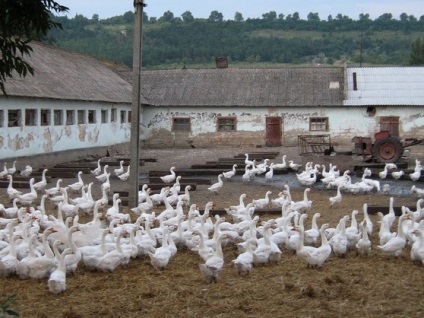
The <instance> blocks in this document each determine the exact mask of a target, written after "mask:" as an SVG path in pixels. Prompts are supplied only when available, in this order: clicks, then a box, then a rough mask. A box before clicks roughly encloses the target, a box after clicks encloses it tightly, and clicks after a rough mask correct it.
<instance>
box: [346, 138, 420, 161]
mask: <svg viewBox="0 0 424 318" xmlns="http://www.w3.org/2000/svg"><path fill="white" fill-rule="evenodd" d="M374 138H375V142H374V143H372V141H371V138H370V137H354V138H353V139H352V142H353V143H354V144H355V153H356V154H357V155H362V156H363V157H364V158H366V157H367V156H371V159H374V160H375V161H377V162H381V163H389V162H397V161H398V160H399V159H400V158H401V157H402V155H403V152H404V150H405V148H407V147H411V146H415V145H418V144H421V143H423V140H417V139H414V138H410V139H405V140H404V141H402V140H401V139H399V138H397V137H392V136H391V135H390V133H389V132H388V131H380V132H378V133H376V134H375V135H374Z"/></svg>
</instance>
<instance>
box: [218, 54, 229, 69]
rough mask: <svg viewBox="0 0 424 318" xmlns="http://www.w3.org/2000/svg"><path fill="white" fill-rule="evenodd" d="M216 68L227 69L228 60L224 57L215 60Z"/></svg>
mask: <svg viewBox="0 0 424 318" xmlns="http://www.w3.org/2000/svg"><path fill="white" fill-rule="evenodd" d="M215 63H216V68H228V60H227V58H226V57H224V56H219V57H216V58H215Z"/></svg>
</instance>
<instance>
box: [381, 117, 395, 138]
mask: <svg viewBox="0 0 424 318" xmlns="http://www.w3.org/2000/svg"><path fill="white" fill-rule="evenodd" d="M380 130H381V131H388V132H389V133H390V135H391V136H393V137H399V117H395V116H390V117H381V118H380Z"/></svg>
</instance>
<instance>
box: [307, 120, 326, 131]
mask: <svg viewBox="0 0 424 318" xmlns="http://www.w3.org/2000/svg"><path fill="white" fill-rule="evenodd" d="M309 130H310V131H327V130H328V117H311V118H309Z"/></svg>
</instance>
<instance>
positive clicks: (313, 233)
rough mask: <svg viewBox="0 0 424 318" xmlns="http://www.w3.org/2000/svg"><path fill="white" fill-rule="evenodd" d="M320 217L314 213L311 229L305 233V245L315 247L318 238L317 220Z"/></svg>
mask: <svg viewBox="0 0 424 318" xmlns="http://www.w3.org/2000/svg"><path fill="white" fill-rule="evenodd" d="M320 217H321V213H318V212H317V213H315V214H314V216H313V217H312V224H311V228H310V229H309V230H306V231H305V243H306V244H313V245H315V244H316V243H317V240H318V237H319V236H320V231H319V227H318V223H317V220H318V218H320Z"/></svg>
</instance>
